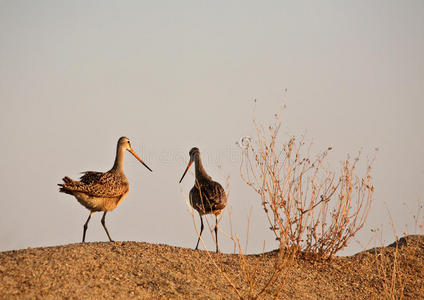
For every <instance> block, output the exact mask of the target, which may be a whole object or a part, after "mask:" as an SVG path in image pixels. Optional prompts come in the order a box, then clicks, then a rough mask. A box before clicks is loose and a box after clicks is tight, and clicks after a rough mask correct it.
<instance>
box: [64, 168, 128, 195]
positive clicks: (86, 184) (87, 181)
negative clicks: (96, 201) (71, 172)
mask: <svg viewBox="0 0 424 300" xmlns="http://www.w3.org/2000/svg"><path fill="white" fill-rule="evenodd" d="M62 188H63V189H64V190H65V191H70V192H81V193H84V194H87V195H89V196H92V197H106V198H113V197H119V196H121V195H123V194H124V193H126V192H128V189H129V186H128V182H126V181H124V180H123V178H122V177H120V176H117V175H116V174H114V173H109V172H106V173H101V172H91V171H89V172H84V175H83V176H81V181H72V182H67V183H64V184H63V185H62Z"/></svg>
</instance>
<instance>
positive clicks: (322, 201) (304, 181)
mask: <svg viewBox="0 0 424 300" xmlns="http://www.w3.org/2000/svg"><path fill="white" fill-rule="evenodd" d="M283 108H284V107H283ZM283 108H282V109H281V110H280V112H279V113H278V114H275V120H274V122H273V123H272V124H271V125H269V126H267V127H264V126H261V125H259V124H258V123H257V122H256V120H255V119H254V120H253V123H254V125H255V128H256V134H257V136H256V138H255V139H252V138H249V137H246V138H242V140H241V141H240V142H239V146H240V149H241V151H242V162H241V166H240V173H241V177H242V179H243V180H244V182H245V183H246V184H248V185H249V186H250V187H251V188H252V189H253V190H254V191H255V192H256V193H258V195H259V196H260V200H261V203H262V206H263V210H264V211H265V213H266V216H267V218H268V221H269V224H270V229H271V230H272V231H273V232H274V234H275V237H276V239H277V240H278V241H279V245H280V248H285V249H287V248H294V249H297V250H298V251H306V252H310V253H313V254H315V255H317V256H318V257H322V258H324V257H325V258H330V257H332V256H333V255H334V254H336V253H337V252H338V251H339V250H341V249H343V248H344V247H345V246H346V245H347V243H348V241H349V240H350V239H351V238H352V237H354V236H355V234H356V233H357V232H358V231H359V230H360V229H361V228H362V227H363V225H364V223H365V221H366V219H367V215H368V212H369V210H370V207H371V203H372V199H373V198H372V197H373V191H374V187H373V185H372V183H371V182H372V178H371V169H372V165H373V162H374V159H375V156H374V159H372V160H371V161H369V162H368V163H367V166H366V169H365V171H364V172H365V174H363V176H358V175H357V173H358V171H357V168H358V163H359V160H360V153H359V154H358V155H357V156H356V157H354V158H350V157H349V156H348V158H347V159H346V160H345V161H344V162H342V163H341V166H340V170H339V173H336V172H334V171H331V170H329V169H328V168H327V156H328V154H329V151H331V150H332V148H331V147H329V148H328V149H327V150H325V151H323V152H321V153H318V155H316V156H315V158H312V156H311V154H310V152H311V144H307V143H306V142H305V138H304V137H302V138H300V139H297V138H295V137H294V136H293V137H291V138H289V140H288V142H286V143H283V144H280V143H279V141H278V136H279V131H280V128H281V124H282V110H283Z"/></svg>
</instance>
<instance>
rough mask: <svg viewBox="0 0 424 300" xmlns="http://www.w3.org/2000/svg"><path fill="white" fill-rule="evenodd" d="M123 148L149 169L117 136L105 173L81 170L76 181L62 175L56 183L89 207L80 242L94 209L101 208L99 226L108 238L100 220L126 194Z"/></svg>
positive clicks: (126, 181)
mask: <svg viewBox="0 0 424 300" xmlns="http://www.w3.org/2000/svg"><path fill="white" fill-rule="evenodd" d="M125 150H128V151H129V152H131V153H132V154H133V155H134V156H135V157H136V158H137V159H138V160H139V161H140V162H141V163H142V164H143V165H144V166H145V167H146V168H148V169H149V170H150V171H151V169H150V168H149V167H148V166H147V165H146V164H145V163H144V162H143V161H142V160H141V159H140V158H139V157H138V156H137V154H135V152H134V151H133V150H132V148H131V143H130V141H129V139H128V138H126V137H121V138H120V139H119V140H118V145H117V150H116V158H115V163H114V165H113V167H112V169H110V170H109V171H107V172H105V173H103V172H94V171H86V172H83V175H82V176H81V178H80V180H79V181H75V180H72V179H71V178H69V177H67V176H66V177H64V178H63V183H62V184H59V186H60V189H59V191H60V192H62V193H66V194H70V195H73V196H74V197H75V198H76V199H77V200H78V202H79V203H81V204H82V205H83V206H84V207H85V208H87V209H88V210H90V215H89V217H88V219H87V221H86V223H85V225H84V231H83V242H84V241H85V233H86V230H87V226H88V222H89V220H90V217H91V216H92V214H93V213H94V212H97V211H104V214H103V218H102V225H103V227H104V228H105V230H106V233H107V235H108V237H109V240H110V241H112V239H111V238H110V235H109V232H108V230H107V228H106V225H105V223H104V222H105V221H104V219H105V216H106V212H108V211H111V210H114V209H115V208H116V207H117V206H118V205H119V204H120V203H121V202H122V201H123V200H124V199H125V197H126V196H127V195H128V191H129V182H128V180H127V177H125V174H124V170H123V161H124V152H125Z"/></svg>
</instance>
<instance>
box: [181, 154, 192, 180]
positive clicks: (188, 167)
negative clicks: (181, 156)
mask: <svg viewBox="0 0 424 300" xmlns="http://www.w3.org/2000/svg"><path fill="white" fill-rule="evenodd" d="M192 163H193V161H192V160H191V159H190V161H189V162H188V165H187V168H186V169H185V171H184V174H183V176H182V177H181V179H180V182H179V183H181V181H183V178H184V176H185V174H186V173H187V171H188V169H190V166H191V164H192Z"/></svg>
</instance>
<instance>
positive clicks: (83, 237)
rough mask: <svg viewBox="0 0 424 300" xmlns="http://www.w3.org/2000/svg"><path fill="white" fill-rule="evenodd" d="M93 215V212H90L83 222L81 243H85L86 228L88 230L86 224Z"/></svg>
mask: <svg viewBox="0 0 424 300" xmlns="http://www.w3.org/2000/svg"><path fill="white" fill-rule="evenodd" d="M93 214H94V211H91V212H90V214H89V215H88V219H87V221H85V224H84V230H83V232H82V242H83V243H84V242H85V232H86V231H87V228H88V222H90V219H91V216H92V215H93Z"/></svg>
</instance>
